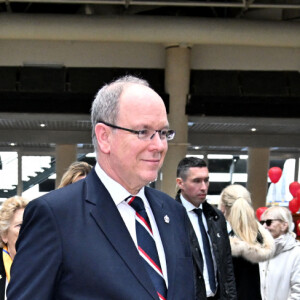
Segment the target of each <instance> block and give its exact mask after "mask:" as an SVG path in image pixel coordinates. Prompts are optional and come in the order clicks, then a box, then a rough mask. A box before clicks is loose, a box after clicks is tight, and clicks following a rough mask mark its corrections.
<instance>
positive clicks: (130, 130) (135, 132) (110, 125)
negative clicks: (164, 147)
mask: <svg viewBox="0 0 300 300" xmlns="http://www.w3.org/2000/svg"><path fill="white" fill-rule="evenodd" d="M97 123H102V124H104V125H106V126H109V127H112V128H115V129H120V130H124V131H128V132H131V133H133V134H136V135H137V137H138V139H140V140H142V141H150V140H152V139H153V138H154V136H155V134H156V133H158V135H159V138H160V139H161V140H164V139H166V141H171V140H173V139H174V137H175V130H173V129H159V130H155V129H153V131H155V132H154V133H153V134H152V135H151V136H150V138H149V139H143V138H140V134H141V132H142V131H144V130H149V129H143V130H134V129H129V128H125V127H121V126H117V125H114V124H111V123H108V122H104V121H97ZM163 130H165V131H166V136H165V138H163V139H162V138H161V132H162V131H163ZM168 133H169V134H170V135H171V136H172V138H169V139H168V137H167V134H168Z"/></svg>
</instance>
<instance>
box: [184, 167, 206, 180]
mask: <svg viewBox="0 0 300 300" xmlns="http://www.w3.org/2000/svg"><path fill="white" fill-rule="evenodd" d="M188 176H191V177H198V178H207V177H209V171H208V168H207V167H192V168H189V172H188Z"/></svg>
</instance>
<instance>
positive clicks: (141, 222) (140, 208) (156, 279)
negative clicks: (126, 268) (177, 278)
mask: <svg viewBox="0 0 300 300" xmlns="http://www.w3.org/2000/svg"><path fill="white" fill-rule="evenodd" d="M127 203H128V204H129V205H130V206H131V207H132V208H134V210H135V211H136V213H135V220H136V222H135V223H136V237H137V243H138V251H139V253H140V255H141V256H142V257H143V259H144V262H145V266H146V269H147V272H148V274H149V276H150V278H151V280H152V283H153V285H154V287H155V289H156V292H157V294H158V298H159V299H160V300H165V299H167V287H166V282H165V279H164V276H163V272H162V270H161V266H160V261H159V256H158V252H157V248H156V244H155V240H154V237H153V232H152V228H151V224H150V221H149V218H148V215H147V212H146V210H145V206H144V203H143V200H142V199H141V198H139V197H135V196H133V197H131V198H129V200H128V202H127Z"/></svg>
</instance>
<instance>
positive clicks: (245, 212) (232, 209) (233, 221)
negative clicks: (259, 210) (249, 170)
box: [219, 184, 258, 244]
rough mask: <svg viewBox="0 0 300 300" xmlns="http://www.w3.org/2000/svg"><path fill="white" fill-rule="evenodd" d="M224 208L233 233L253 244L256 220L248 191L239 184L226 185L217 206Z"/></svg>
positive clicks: (256, 226)
mask: <svg viewBox="0 0 300 300" xmlns="http://www.w3.org/2000/svg"><path fill="white" fill-rule="evenodd" d="M222 206H223V208H224V210H225V213H224V215H225V218H226V219H227V221H228V222H229V223H230V226H231V228H232V230H233V231H234V233H235V234H236V235H237V236H238V237H239V238H240V239H242V240H244V241H245V242H248V243H249V244H255V242H256V239H257V233H258V222H257V220H256V218H255V212H254V209H253V207H252V203H251V196H250V193H249V191H248V190H247V189H246V188H245V187H243V186H242V185H239V184H232V185H229V186H227V187H226V188H225V189H224V190H223V191H222V193H221V200H220V204H219V207H220V208H222Z"/></svg>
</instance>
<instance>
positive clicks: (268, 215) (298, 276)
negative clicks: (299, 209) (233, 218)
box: [259, 206, 300, 300]
mask: <svg viewBox="0 0 300 300" xmlns="http://www.w3.org/2000/svg"><path fill="white" fill-rule="evenodd" d="M260 222H261V223H262V224H263V226H264V227H265V228H267V229H268V230H269V231H270V233H271V234H272V236H273V238H274V240H275V246H276V250H275V254H274V257H273V258H271V259H270V260H268V261H266V262H263V263H260V264H259V268H260V276H261V293H262V299H263V300H283V299H284V300H292V299H293V300H296V299H300V243H299V242H298V241H297V240H296V239H295V237H296V235H295V233H294V232H293V229H294V223H293V218H292V214H291V212H290V211H289V210H288V209H287V208H285V207H280V206H273V207H270V208H268V209H267V210H266V211H265V212H264V213H263V214H262V216H261V221H260Z"/></svg>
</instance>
